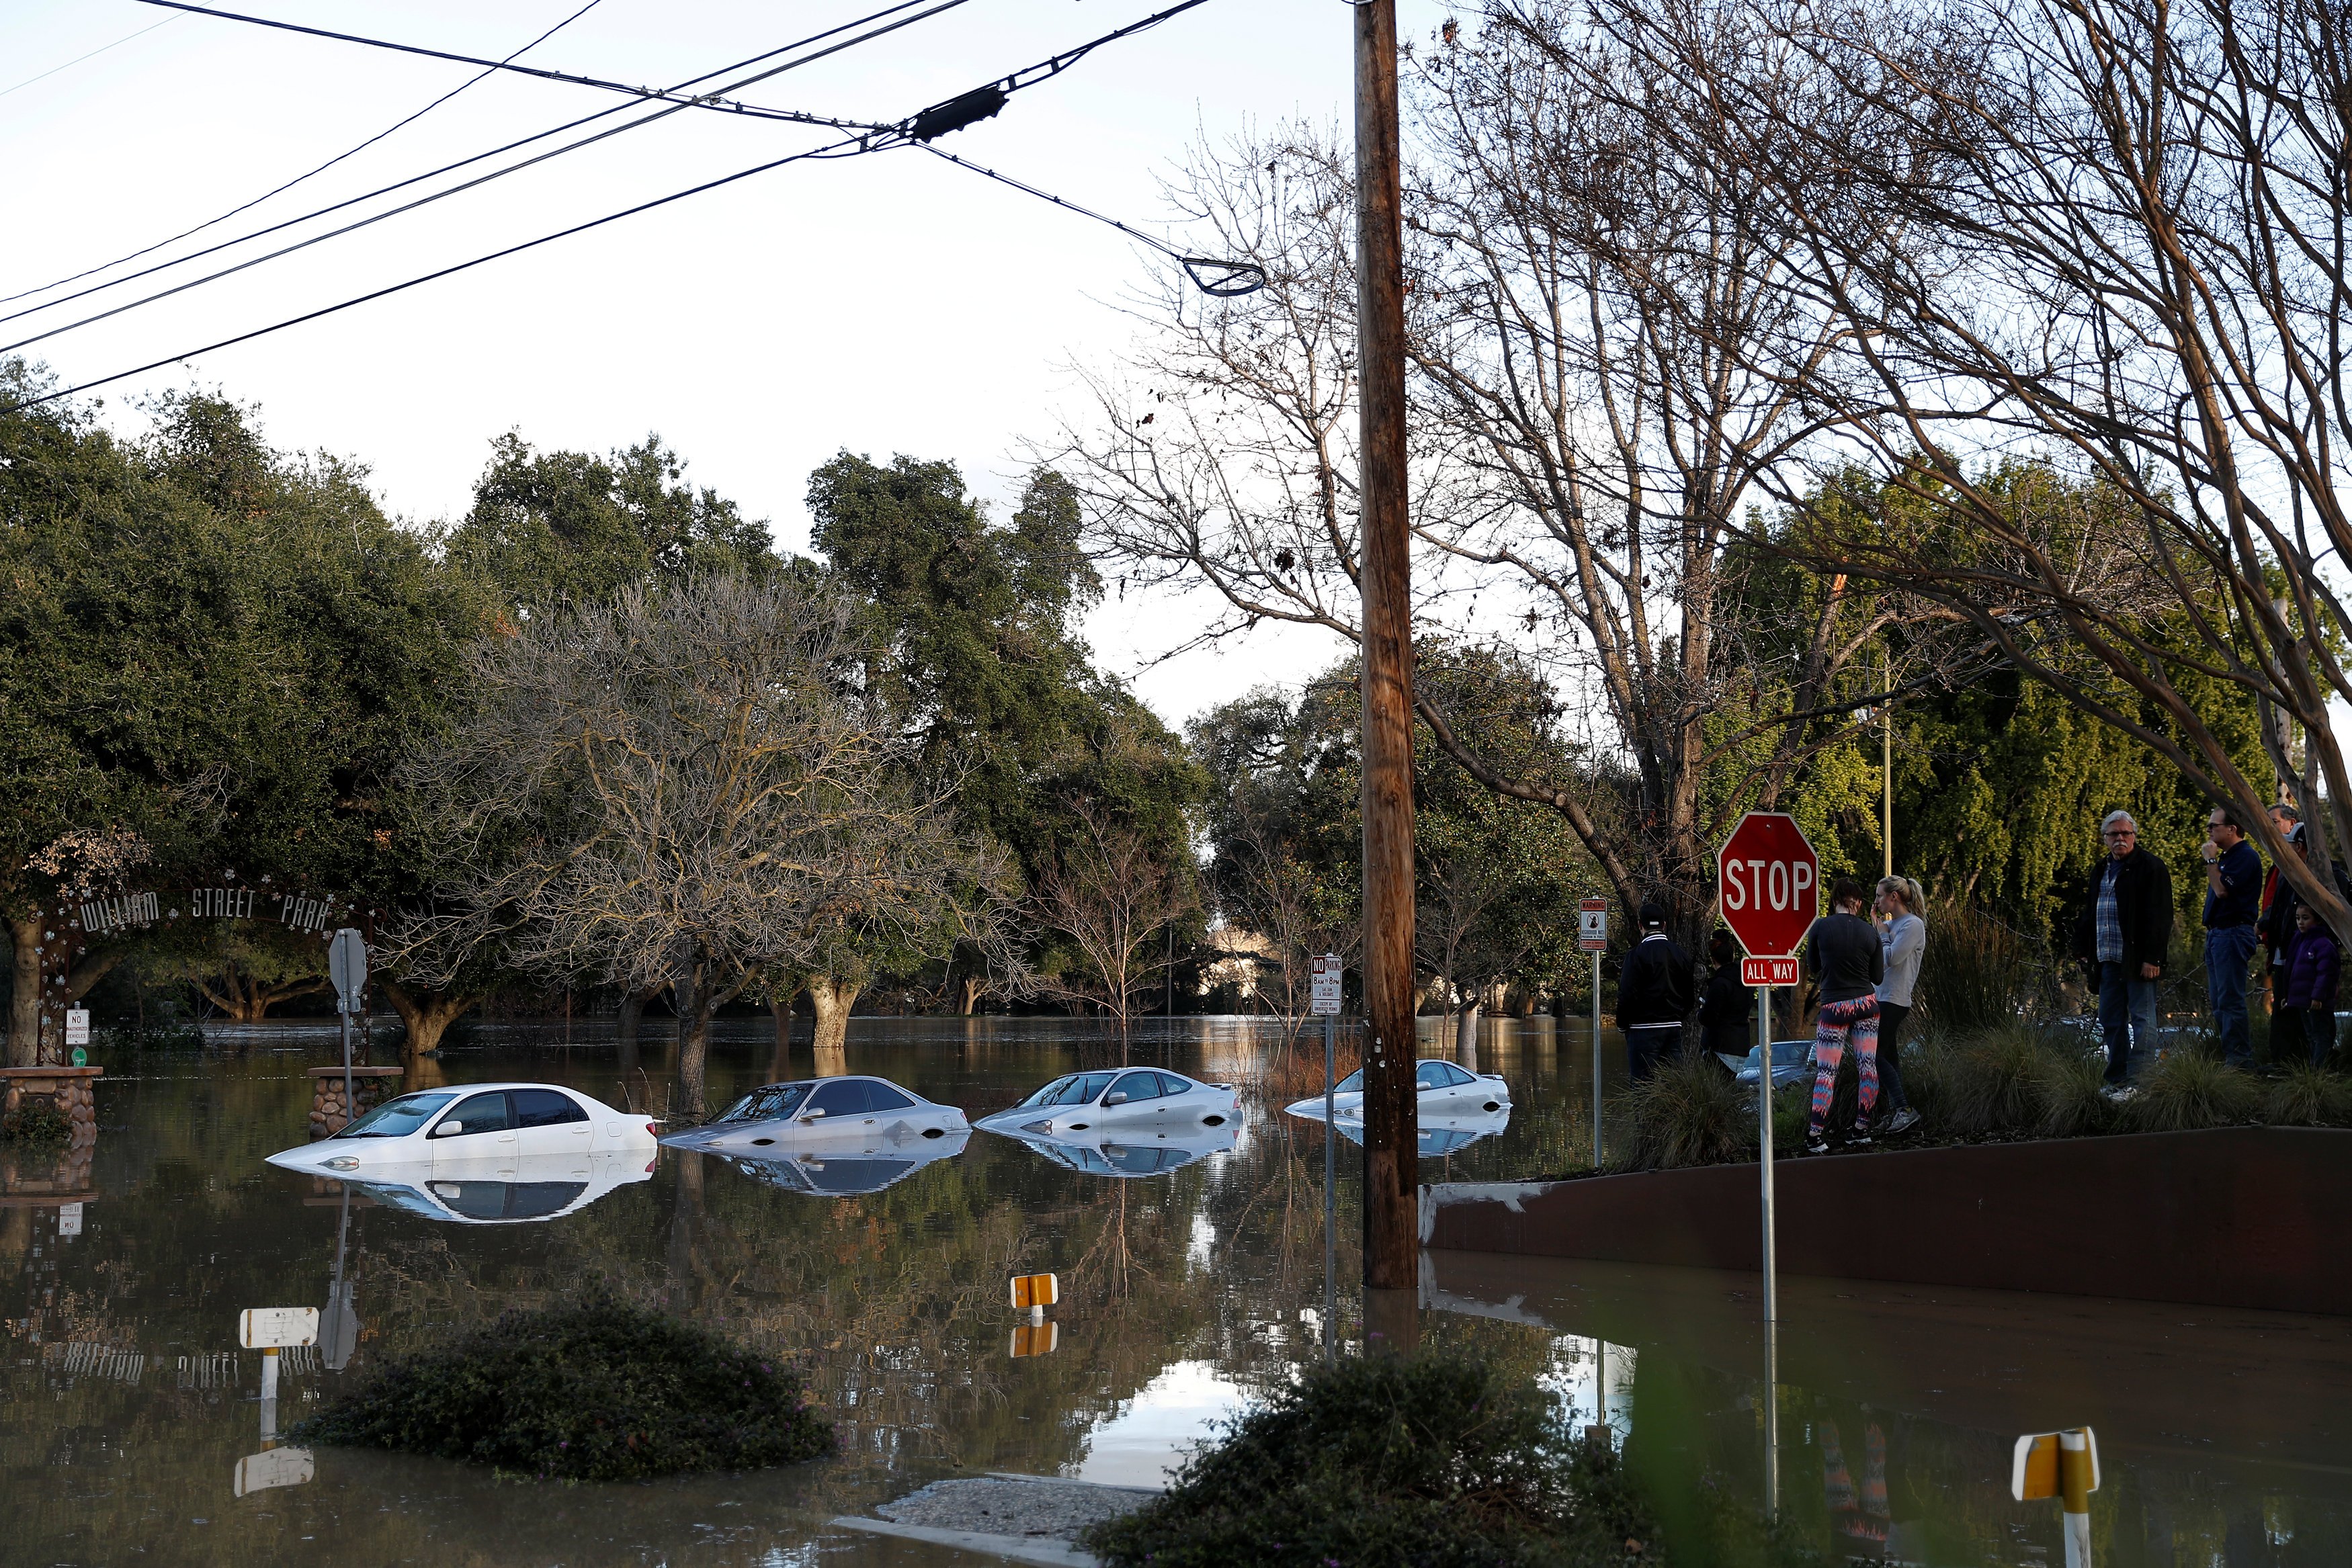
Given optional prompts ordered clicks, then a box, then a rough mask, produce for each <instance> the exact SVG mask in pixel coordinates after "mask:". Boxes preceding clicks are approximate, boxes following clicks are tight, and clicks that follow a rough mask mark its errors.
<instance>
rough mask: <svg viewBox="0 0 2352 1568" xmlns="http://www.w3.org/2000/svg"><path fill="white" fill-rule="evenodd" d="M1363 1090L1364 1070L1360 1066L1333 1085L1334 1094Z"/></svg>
mask: <svg viewBox="0 0 2352 1568" xmlns="http://www.w3.org/2000/svg"><path fill="white" fill-rule="evenodd" d="M1331 1092H1332V1093H1334V1094H1360V1093H1362V1092H1364V1070H1363V1069H1362V1068H1360V1067H1359V1068H1358V1069H1356V1071H1353V1072H1350V1073H1349V1074H1348V1076H1347V1077H1345V1078H1342V1079H1341V1080H1339V1082H1338V1083H1337V1084H1335V1085H1333V1087H1332V1090H1331Z"/></svg>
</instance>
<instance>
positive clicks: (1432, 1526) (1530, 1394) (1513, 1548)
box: [1084, 1355, 1656, 1568]
mask: <svg viewBox="0 0 2352 1568" xmlns="http://www.w3.org/2000/svg"><path fill="white" fill-rule="evenodd" d="M1084 1543H1085V1544H1086V1545H1087V1547H1088V1548H1089V1549H1091V1550H1092V1551H1093V1552H1096V1553H1097V1555H1098V1556H1099V1557H1100V1558H1101V1559H1102V1561H1103V1562H1104V1563H1107V1564H1109V1565H1110V1568H1140V1565H1141V1564H1144V1563H1149V1564H1150V1568H1229V1565H1230V1564H1233V1563H1255V1564H1267V1565H1272V1568H1279V1565H1282V1564H1298V1565H1300V1568H1327V1565H1328V1564H1329V1563H1346V1564H1348V1565H1349V1568H1391V1565H1393V1568H1506V1565H1509V1568H1554V1565H1557V1568H1582V1565H1585V1564H1601V1563H1610V1564H1617V1563H1642V1562H1649V1561H1655V1560H1656V1553H1655V1552H1654V1544H1655V1534H1654V1530H1653V1528H1652V1521H1651V1518H1650V1516H1649V1514H1648V1512H1647V1511H1646V1510H1644V1509H1643V1506H1642V1505H1641V1504H1640V1502H1639V1501H1638V1500H1636V1499H1635V1497H1634V1495H1633V1491H1632V1490H1631V1489H1630V1487H1629V1486H1628V1484H1627V1482H1626V1480H1625V1479H1624V1477H1623V1474H1622V1471H1621V1470H1620V1469H1619V1468H1618V1464H1617V1460H1616V1458H1615V1457H1614V1456H1613V1455H1612V1453H1611V1451H1610V1450H1609V1448H1607V1447H1606V1446H1605V1445H1601V1444H1596V1443H1587V1442H1586V1441H1584V1440H1583V1439H1582V1438H1580V1437H1574V1436H1571V1435H1570V1431H1569V1428H1568V1426H1567V1424H1566V1422H1565V1420H1564V1419H1563V1417H1562V1414H1561V1411H1560V1408H1559V1401H1558V1400H1557V1398H1556V1397H1555V1396H1552V1395H1551V1394H1549V1392H1547V1391H1546V1390H1544V1389H1542V1388H1540V1387H1538V1386H1537V1385H1533V1384H1532V1383H1528V1382H1514V1381H1512V1380H1509V1379H1507V1378H1506V1377H1504V1376H1503V1375H1500V1374H1498V1373H1496V1371H1495V1370H1493V1369H1492V1368H1490V1367H1487V1366H1486V1365H1485V1364H1480V1363H1476V1362H1470V1361H1462V1360H1455V1359H1452V1358H1450V1357H1446V1356H1442V1355H1431V1356H1426V1357H1423V1358H1421V1359H1417V1360H1411V1361H1408V1360H1403V1359H1401V1358H1399V1357H1395V1356H1388V1355H1370V1356H1366V1357H1364V1358H1362V1359H1360V1360H1351V1361H1346V1362H1342V1363H1340V1364H1339V1365H1338V1366H1336V1367H1330V1368H1317V1369H1313V1370H1310V1371H1308V1372H1307V1373H1306V1374H1305V1375H1303V1376H1302V1377H1300V1378H1299V1379H1298V1381H1297V1382H1296V1383H1293V1384H1289V1385H1281V1386H1277V1387H1276V1389H1275V1390H1274V1392H1273V1393H1272V1394H1271V1395H1269V1396H1267V1398H1266V1399H1265V1402H1264V1403H1263V1404H1260V1405H1257V1406H1254V1407H1252V1408H1251V1409H1249V1410H1247V1411H1245V1412H1244V1413H1243V1414H1242V1415H1241V1416H1237V1417H1235V1418H1234V1421H1233V1422H1232V1423H1231V1424H1230V1425H1229V1426H1228V1427H1227V1428H1226V1430H1225V1435H1224V1437H1223V1440H1222V1441H1221V1442H1219V1443H1217V1444H1215V1445H1214V1446H1213V1447H1211V1448H1203V1449H1202V1450H1201V1451H1200V1452H1198V1453H1196V1454H1194V1455H1193V1456H1192V1458H1190V1459H1188V1460H1187V1461H1185V1464H1184V1466H1183V1468H1182V1469H1181V1470H1179V1471H1178V1472H1177V1476H1176V1480H1175V1484H1174V1485H1173V1486H1171V1488H1170V1489H1169V1490H1167V1491H1166V1492H1164V1493H1162V1494H1161V1495H1160V1497H1159V1498H1157V1499H1155V1500H1152V1501H1150V1502H1149V1503H1146V1504H1145V1505H1144V1506H1143V1507H1142V1508H1141V1509H1139V1510H1138V1511H1135V1512H1134V1513H1131V1514H1128V1515H1126V1516H1125V1517H1123V1518H1120V1519H1116V1520H1111V1521H1107V1522H1105V1523H1102V1524H1098V1525H1096V1526H1094V1527H1093V1528H1092V1529H1090V1530H1088V1531H1087V1532H1086V1534H1085V1537H1084ZM1645 1552H1647V1553H1648V1554H1647V1555H1645V1554H1644V1553H1645Z"/></svg>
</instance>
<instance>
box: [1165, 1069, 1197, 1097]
mask: <svg viewBox="0 0 2352 1568" xmlns="http://www.w3.org/2000/svg"><path fill="white" fill-rule="evenodd" d="M1160 1092H1161V1093H1162V1094H1190V1093H1191V1092H1192V1080H1191V1079H1189V1078H1179V1077H1177V1076H1176V1075H1175V1074H1174V1073H1172V1072H1163V1073H1161V1074H1160Z"/></svg>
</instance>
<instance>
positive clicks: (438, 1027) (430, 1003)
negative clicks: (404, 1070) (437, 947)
mask: <svg viewBox="0 0 2352 1568" xmlns="http://www.w3.org/2000/svg"><path fill="white" fill-rule="evenodd" d="M380 983H381V984H382V985H383V994H384V996H385V998H387V999H389V1000H390V1001H391V1003H392V1010H393V1011H394V1012H396V1013H398V1014H399V1015H400V1022H401V1026H402V1028H403V1030H404V1034H403V1036H402V1038H401V1041H400V1059H401V1061H403V1062H404V1063H406V1062H411V1061H415V1060H416V1059H417V1058H418V1057H420V1056H425V1055H427V1054H429V1053H431V1052H433V1051H438V1050H440V1049H441V1037H442V1036H443V1035H444V1034H446V1033H447V1032H448V1030H449V1026H450V1025H451V1024H453V1023H456V1022H457V1020H458V1019H461V1018H463V1017H464V1016H465V1015H466V1014H467V1013H468V1012H471V1011H472V1010H473V1008H474V1004H475V1003H476V1002H477V1001H478V1000H480V999H481V998H478V997H474V996H469V995H467V993H465V992H463V991H454V992H453V991H421V990H411V989H409V988H407V987H406V986H404V985H402V984H401V983H400V982H399V981H397V980H384V981H382V982H380Z"/></svg>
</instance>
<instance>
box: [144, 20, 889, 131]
mask: <svg viewBox="0 0 2352 1568" xmlns="http://www.w3.org/2000/svg"><path fill="white" fill-rule="evenodd" d="M139 3H140V4H141V5H162V6H164V7H166V8H168V9H170V10H173V11H184V12H187V13H189V14H190V15H192V16H214V17H217V18H219V19H220V20H222V21H224V22H250V23H252V24H253V25H254V26H257V27H276V28H278V30H279V31H281V32H287V33H305V34H308V35H309V36H310V37H314V38H332V39H334V40H336V41H337V42H339V43H345V44H364V45H365V46H367V47H369V48H372V49H391V50H394V52H396V53H399V54H404V55H422V56H424V57H425V58H427V59H433V60H454V61H456V62H457V64H459V65H467V66H481V67H484V68H485V69H484V71H483V75H484V76H487V75H488V74H489V72H491V71H511V72H513V73H514V74H516V75H518V76H527V77H537V78H540V79H541V80H542V81H560V82H569V83H571V84H572V86H574V87H593V88H600V89H603V90H604V91H606V92H619V93H626V94H627V95H628V96H629V97H631V98H636V99H663V100H665V101H667V102H673V103H679V104H682V105H684V106H685V107H686V108H688V109H709V110H719V111H720V112H723V113H729V114H747V115H751V116H753V117H755V118H758V119H761V120H793V121H794V122H796V123H798V124H803V125H827V126H835V127H841V126H842V125H843V124H844V123H845V122H843V121H840V120H824V119H820V118H818V117H817V116H814V115H808V114H797V113H794V112H793V111H792V110H781V109H762V108H761V107H760V106H759V105H758V104H753V103H735V102H732V101H730V100H729V99H723V98H721V97H719V95H718V94H717V93H698V94H696V95H695V96H693V97H691V98H685V99H681V98H679V97H678V96H677V89H674V88H658V87H633V86H631V85H630V84H629V83H627V82H618V81H606V80H605V79H604V78H602V77H589V76H579V75H576V74H574V73H572V72H571V71H557V70H548V69H545V68H541V67H539V66H519V65H515V64H514V63H512V62H513V60H514V57H515V56H514V55H509V56H508V57H506V58H505V59H503V60H486V59H482V58H480V57H478V56H475V55H455V54H451V53H449V52H448V51H447V50H446V49H428V48H425V47H422V46H421V45H416V44H395V43H391V42H388V41H387V40H385V39H383V38H368V37H361V36H360V35H359V34H357V33H334V32H330V31H328V30H327V29H326V28H324V27H305V26H300V25H299V24H298V23H294V22H277V21H272V20H271V19H270V18H268V17H267V16H245V15H242V14H241V13H239V12H236V11H215V10H214V9H212V8H211V7H210V6H206V5H189V4H187V3H186V0H139ZM591 4H593V0H591ZM522 52H523V51H522V50H520V49H518V50H516V51H515V54H520V53H522ZM480 79H481V78H479V77H477V78H475V80H476V81H478V80H480ZM472 85H473V84H472V83H471V82H468V83H467V86H468V87H470V86H472ZM461 90H462V89H461Z"/></svg>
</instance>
